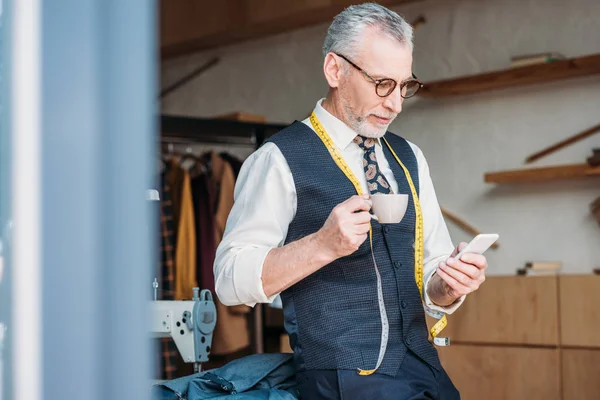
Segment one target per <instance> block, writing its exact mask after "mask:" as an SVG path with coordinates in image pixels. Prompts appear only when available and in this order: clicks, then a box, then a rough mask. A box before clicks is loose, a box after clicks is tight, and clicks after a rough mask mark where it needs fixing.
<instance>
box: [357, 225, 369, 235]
mask: <svg viewBox="0 0 600 400" xmlns="http://www.w3.org/2000/svg"><path fill="white" fill-rule="evenodd" d="M355 229H356V232H357V233H358V234H360V235H362V234H365V233H368V232H369V231H370V230H371V224H369V223H366V224H357V225H355Z"/></svg>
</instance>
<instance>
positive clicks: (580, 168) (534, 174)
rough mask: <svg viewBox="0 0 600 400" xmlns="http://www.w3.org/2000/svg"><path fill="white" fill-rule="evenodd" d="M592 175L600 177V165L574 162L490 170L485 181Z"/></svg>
mask: <svg viewBox="0 0 600 400" xmlns="http://www.w3.org/2000/svg"><path fill="white" fill-rule="evenodd" d="M592 176H596V177H600V167H590V166H589V165H587V164H573V165H561V166H557V167H542V168H530V169H520V170H512V171H501V172H488V173H487V174H485V182H486V183H528V182H539V181H552V180H559V179H569V178H581V177H592Z"/></svg>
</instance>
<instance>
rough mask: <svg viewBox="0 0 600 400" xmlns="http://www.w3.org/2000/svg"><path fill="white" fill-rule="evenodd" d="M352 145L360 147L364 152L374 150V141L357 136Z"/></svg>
mask: <svg viewBox="0 0 600 400" xmlns="http://www.w3.org/2000/svg"><path fill="white" fill-rule="evenodd" d="M354 143H356V144H357V145H359V146H360V148H361V149H363V150H365V151H371V150H373V149H374V148H375V139H373V138H367V137H364V136H360V135H357V136H356V137H355V138H354Z"/></svg>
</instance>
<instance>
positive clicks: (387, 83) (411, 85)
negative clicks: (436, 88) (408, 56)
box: [333, 53, 423, 99]
mask: <svg viewBox="0 0 600 400" xmlns="http://www.w3.org/2000/svg"><path fill="white" fill-rule="evenodd" d="M333 54H335V55H336V56H338V57H341V58H343V59H344V60H346V61H348V63H349V64H350V65H352V66H353V67H354V68H356V69H357V70H358V71H359V72H361V73H362V74H363V75H364V76H365V77H367V78H368V79H369V80H370V81H371V82H373V83H374V84H375V93H377V96H379V97H387V96H389V95H390V94H392V92H393V91H394V89H396V86H397V85H398V82H396V81H395V80H394V79H391V78H383V79H375V78H373V77H372V76H371V75H369V74H367V73H366V72H365V71H364V70H363V69H362V68H360V67H359V66H358V65H356V64H354V63H353V62H352V61H350V60H348V58H346V57H344V56H343V55H341V54H338V53H333ZM422 87H423V84H422V83H421V81H420V80H419V79H418V78H417V77H416V76H415V74H412V79H409V80H406V81H404V82H402V83H401V84H400V96H402V97H403V98H405V99H408V98H409V97H413V96H414V95H415V94H417V92H418V91H419V89H421V88H422Z"/></svg>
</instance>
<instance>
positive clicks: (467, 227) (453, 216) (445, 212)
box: [440, 207, 500, 249]
mask: <svg viewBox="0 0 600 400" xmlns="http://www.w3.org/2000/svg"><path fill="white" fill-rule="evenodd" d="M440 209H441V210H442V215H443V216H444V217H446V218H448V220H450V221H452V222H454V223H455V224H456V225H458V227H459V228H461V229H463V230H464V231H466V232H468V233H470V234H471V235H473V236H477V235H479V234H480V233H481V231H479V229H477V228H475V227H474V226H473V225H471V224H469V223H468V222H467V221H465V220H464V219H462V218H460V217H459V216H458V215H456V214H454V213H453V212H451V211H448V210H447V209H446V208H444V207H440ZM499 245H500V244H499V243H498V242H494V243H493V244H492V249H497V248H498V246H499Z"/></svg>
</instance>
